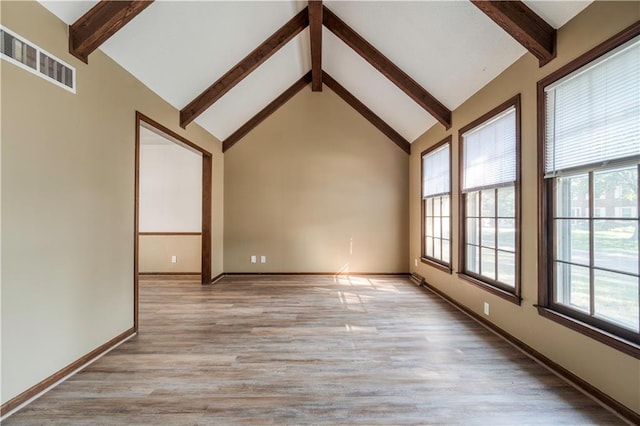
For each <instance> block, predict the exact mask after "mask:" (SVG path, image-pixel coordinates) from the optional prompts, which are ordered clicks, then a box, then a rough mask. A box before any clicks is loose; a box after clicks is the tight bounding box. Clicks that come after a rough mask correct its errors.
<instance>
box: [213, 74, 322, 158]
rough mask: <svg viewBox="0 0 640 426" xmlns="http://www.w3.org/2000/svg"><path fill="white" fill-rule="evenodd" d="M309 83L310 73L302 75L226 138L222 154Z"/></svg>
mask: <svg viewBox="0 0 640 426" xmlns="http://www.w3.org/2000/svg"><path fill="white" fill-rule="evenodd" d="M309 83H311V71H309V72H308V73H306V74H305V75H303V76H302V77H301V78H300V79H299V80H298V81H296V82H295V83H293V84H292V85H291V86H290V87H289V88H288V89H287V90H285V91H284V92H282V94H281V95H280V96H278V97H277V98H275V99H274V100H273V101H272V102H271V103H270V104H269V105H267V106H266V107H264V108H263V109H262V110H260V112H258V113H257V114H256V115H254V116H253V117H251V118H250V119H249V120H248V121H247V122H246V123H244V124H243V125H242V126H241V127H240V128H239V129H238V130H236V131H235V132H233V133H232V134H231V135H230V136H229V137H228V138H226V139H225V140H224V141H223V142H222V152H226V151H227V150H228V149H229V148H231V147H232V146H233V145H235V144H236V143H237V142H238V141H239V140H240V139H242V138H243V137H245V136H246V135H247V134H248V133H249V132H250V131H251V130H253V129H254V128H255V127H256V126H257V125H258V124H260V123H262V122H263V121H264V120H266V119H267V118H268V117H269V116H270V115H271V114H273V113H274V112H276V110H277V109H278V108H280V107H281V106H282V105H284V104H285V103H287V101H288V100H289V99H291V98H292V97H293V96H295V95H296V94H297V93H298V92H299V91H300V90H302V89H303V88H305V87H306V86H307V85H308V84H309Z"/></svg>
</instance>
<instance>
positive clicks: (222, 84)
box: [180, 7, 309, 128]
mask: <svg viewBox="0 0 640 426" xmlns="http://www.w3.org/2000/svg"><path fill="white" fill-rule="evenodd" d="M308 25H309V11H308V8H306V7H305V8H304V10H302V11H301V12H300V13H298V14H297V15H296V16H294V17H293V18H291V20H290V21H289V22H287V23H286V24H284V25H283V26H282V27H280V29H279V30H278V31H276V32H275V33H273V34H272V35H271V36H270V37H269V38H267V39H266V40H265V41H264V42H263V43H262V44H261V45H260V46H258V47H257V48H256V49H255V50H254V51H253V52H251V53H249V55H247V56H246V57H245V58H244V59H243V60H242V61H240V62H239V63H238V64H237V65H236V66H234V67H233V68H231V69H230V70H229V71H228V72H227V73H226V74H224V75H223V76H222V77H220V78H219V79H218V81H216V82H215V83H213V84H212V85H211V86H209V88H207V89H206V90H205V91H204V92H202V93H201V94H200V95H199V96H198V97H197V98H195V99H194V100H193V101H191V102H190V103H189V104H188V105H187V106H186V107H184V108H183V109H182V111H180V126H181V127H182V128H185V127H186V126H187V124H189V123H191V122H192V121H193V120H195V119H196V117H198V116H199V115H200V114H202V113H203V112H205V111H206V110H207V109H208V108H209V107H210V106H211V105H213V104H214V103H215V102H216V101H217V100H218V99H220V98H221V97H222V96H224V94H225V93H227V92H228V91H229V90H231V89H232V88H233V87H235V85H236V84H238V83H239V82H241V81H242V80H243V79H244V78H245V77H246V76H248V75H249V74H250V73H251V72H253V70H255V69H256V68H258V67H259V66H260V65H261V64H263V63H264V62H265V61H266V60H267V59H269V58H270V57H271V56H273V54H274V53H276V52H277V51H278V50H280V48H281V47H283V46H284V45H285V44H287V43H288V42H289V41H290V40H291V39H293V38H294V37H295V36H296V35H298V34H299V33H300V32H301V31H302V30H304V29H305V28H306V27H307V26H308Z"/></svg>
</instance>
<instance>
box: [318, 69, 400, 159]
mask: <svg viewBox="0 0 640 426" xmlns="http://www.w3.org/2000/svg"><path fill="white" fill-rule="evenodd" d="M322 82H323V83H324V84H326V85H327V87H328V88H329V89H331V90H332V91H333V92H334V93H335V94H336V95H338V96H340V97H341V98H342V100H344V101H345V102H346V103H348V104H349V105H350V106H351V107H352V108H353V109H355V110H356V111H357V112H359V113H360V115H362V116H363V117H364V118H365V119H366V120H367V121H369V123H371V124H373V125H374V126H375V127H376V128H377V129H378V130H379V131H381V132H382V133H383V134H384V135H385V136H387V137H388V138H389V139H390V140H391V141H392V142H393V143H395V144H396V145H398V147H400V149H402V150H403V151H404V152H406V153H407V154H409V155H411V144H410V143H409V141H407V140H406V139H405V138H403V137H402V136H401V135H400V133H398V132H396V131H395V130H394V129H393V128H392V127H391V126H389V125H388V124H387V123H386V122H385V121H384V120H383V119H382V118H380V117H378V116H377V115H376V113H374V112H373V111H371V110H370V109H369V108H368V107H367V106H366V105H365V104H363V103H362V102H360V100H359V99H358V98H356V97H355V96H353V95H352V94H351V92H349V91H348V90H347V89H345V88H344V87H343V86H342V85H341V84H340V83H338V82H337V81H336V80H334V79H333V78H332V77H331V76H330V75H329V74H327V73H326V72H324V71H322Z"/></svg>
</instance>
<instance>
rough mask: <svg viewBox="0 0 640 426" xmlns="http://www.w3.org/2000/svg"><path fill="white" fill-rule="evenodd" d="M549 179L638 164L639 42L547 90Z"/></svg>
mask: <svg viewBox="0 0 640 426" xmlns="http://www.w3.org/2000/svg"><path fill="white" fill-rule="evenodd" d="M545 98H546V99H545V101H546V135H545V136H546V139H545V175H546V177H553V176H556V175H559V174H561V173H562V172H563V171H567V170H576V169H580V168H581V167H587V166H588V167H600V166H604V165H606V164H608V163H610V162H613V161H622V162H623V161H625V160H628V161H637V160H638V159H640V38H639V37H636V38H635V39H633V40H631V41H630V42H628V43H625V44H623V45H622V46H620V47H618V48H617V49H614V50H612V51H611V52H609V53H608V54H606V55H604V56H602V57H600V58H599V59H597V60H596V61H594V62H592V63H591V64H589V65H587V66H586V67H583V68H581V69H579V70H577V71H575V72H573V73H571V74H569V75H567V76H566V77H565V78H563V79H561V80H559V81H557V82H555V83H553V84H551V85H549V86H548V87H546V88H545Z"/></svg>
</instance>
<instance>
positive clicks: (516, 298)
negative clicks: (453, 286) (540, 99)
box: [458, 94, 522, 305]
mask: <svg viewBox="0 0 640 426" xmlns="http://www.w3.org/2000/svg"><path fill="white" fill-rule="evenodd" d="M520 104H521V102H520V94H517V95H515V96H514V97H512V98H510V99H508V100H507V101H505V102H503V103H502V104H500V105H498V106H497V107H495V108H493V109H492V110H491V111H489V112H487V113H486V114H483V115H482V116H480V117H479V118H477V119H475V120H473V121H472V122H471V123H469V124H467V125H466V126H464V127H462V128H461V129H460V130H459V131H458V162H459V164H458V182H460V190H459V194H458V195H459V199H458V203H459V204H458V205H459V210H460V214H459V216H458V219H459V226H458V229H459V232H460V234H459V236H458V243H459V247H458V261H459V265H458V271H459V272H458V276H459V277H460V278H461V279H463V280H465V281H467V282H469V283H471V284H473V285H475V286H477V287H480V288H482V289H484V290H486V291H488V292H489V293H492V294H494V295H496V296H499V297H501V298H503V299H505V300H508V301H510V302H512V303H515V304H516V305H520V304H521V303H522V297H521V280H520V275H521V274H520V268H521V260H520V258H521V237H520V234H521V222H522V214H521V211H522V208H521V198H522V197H521V174H522V172H521V151H522V150H521V133H522V132H521V107H520ZM511 107H513V108H514V109H515V120H516V135H515V140H516V142H515V143H516V178H515V182H514V185H513V186H514V204H515V206H514V207H515V280H514V281H515V285H514V287H513V288H512V289H509V288H507V287H506V286H505V285H502V284H501V283H500V282H498V281H497V280H491V279H490V278H487V277H484V276H482V275H480V274H476V273H473V272H470V271H467V267H466V263H467V255H466V245H467V229H466V222H467V221H466V218H467V212H466V208H467V207H466V197H465V192H464V191H463V189H462V182H464V180H463V179H464V137H463V135H464V134H465V133H467V132H468V131H469V130H472V129H474V128H475V127H478V126H480V125H482V124H483V123H485V122H487V121H490V120H492V119H493V118H494V117H496V116H497V115H499V114H501V113H503V112H504V111H506V110H507V109H509V108H511ZM500 186H503V187H504V185H496V186H493V185H492V186H491V187H487V188H486V189H490V188H498V187H500ZM482 189H484V188H478V190H482ZM496 215H497V212H496ZM496 223H497V222H496ZM496 252H497V247H496Z"/></svg>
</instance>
